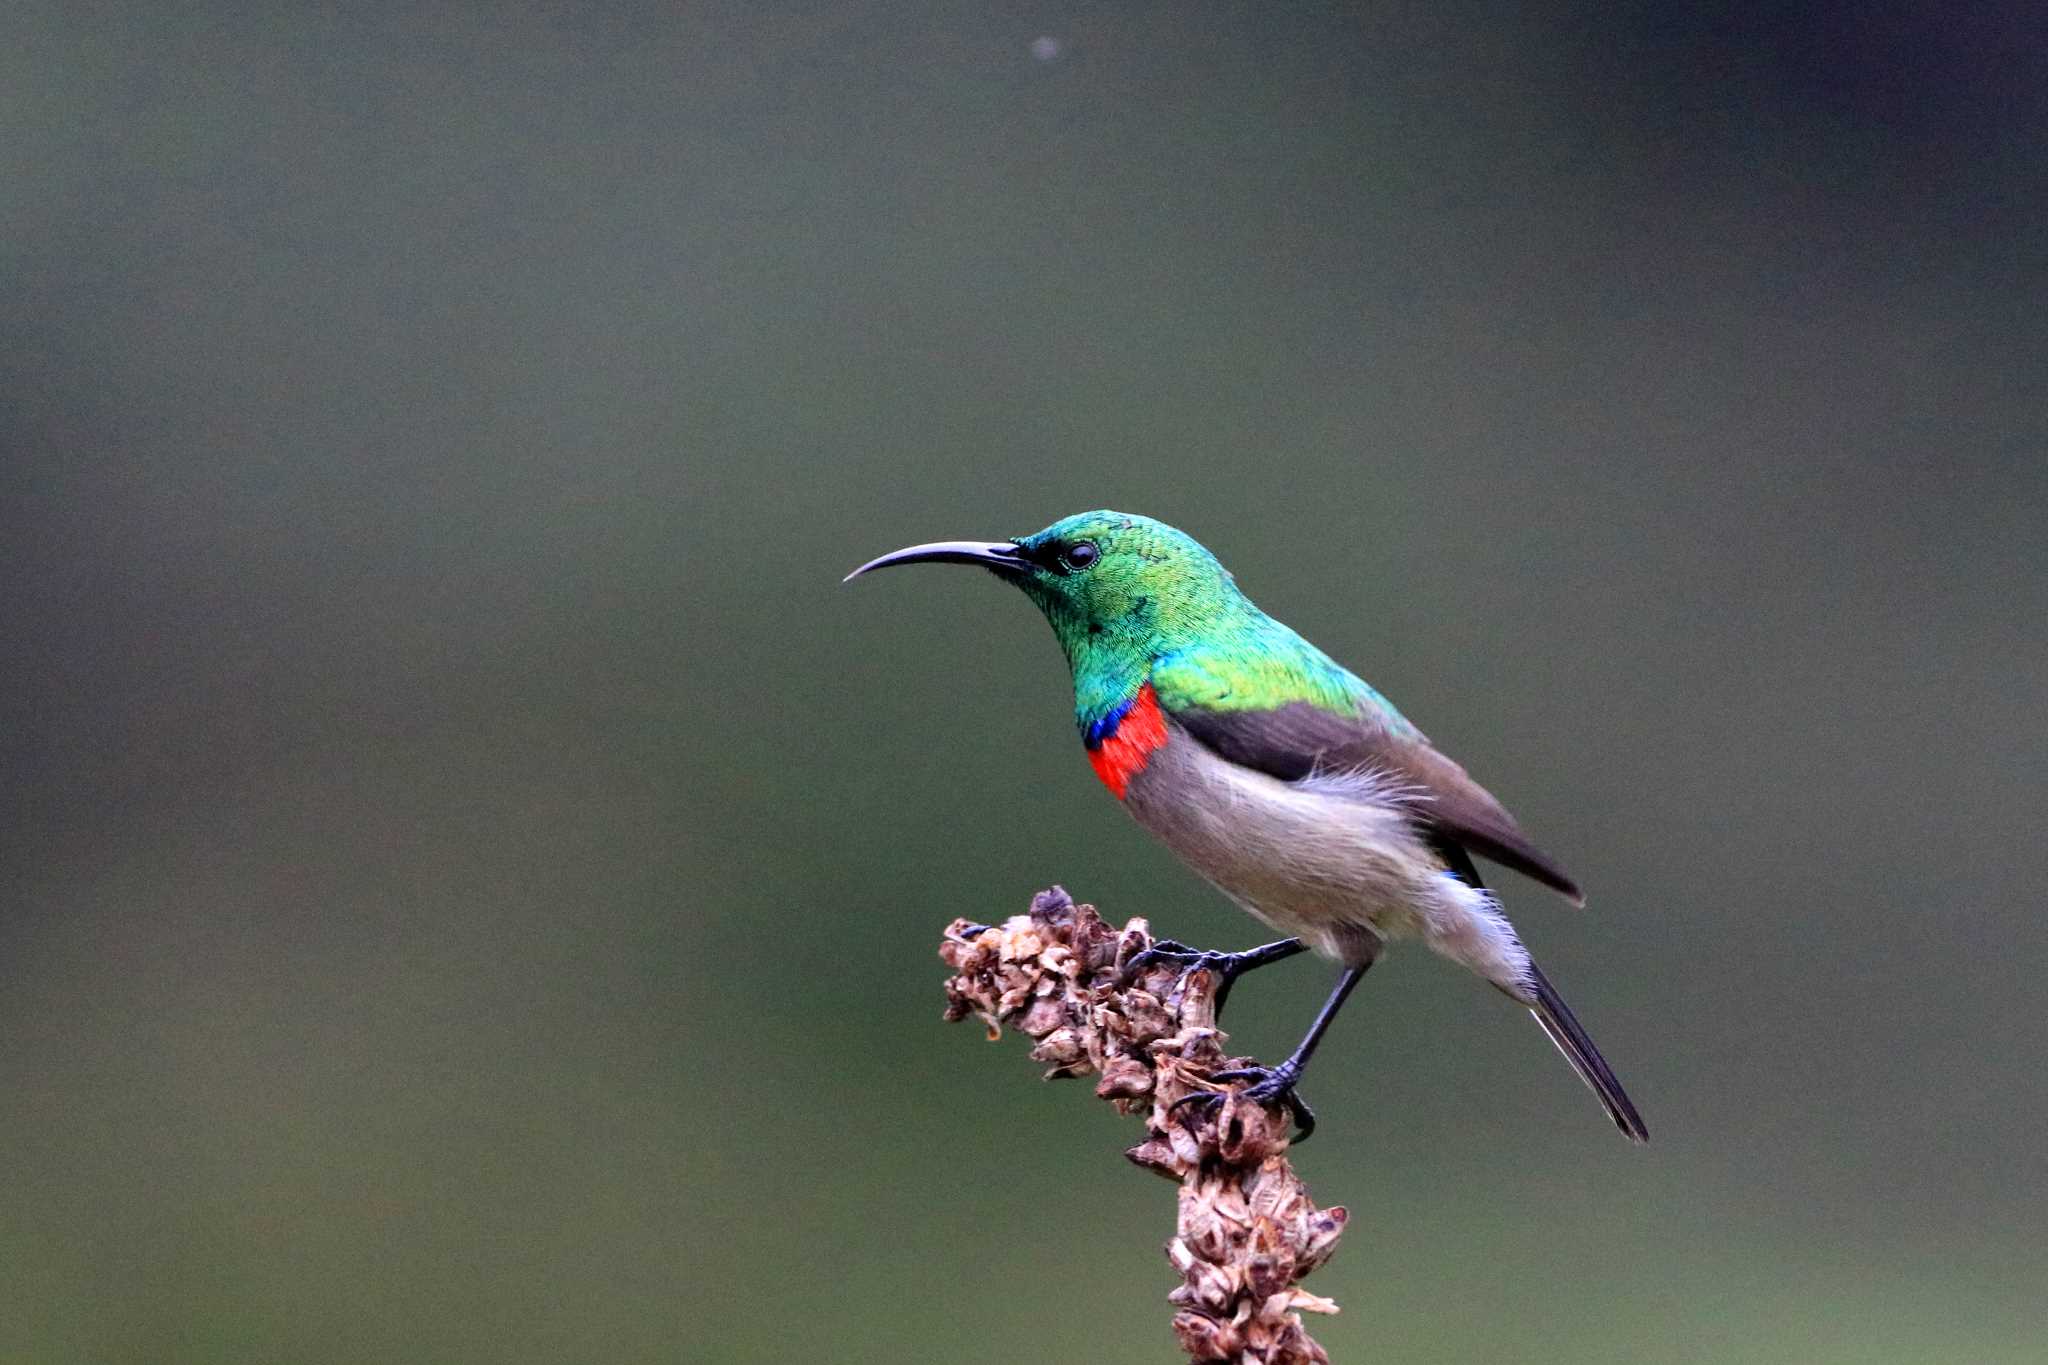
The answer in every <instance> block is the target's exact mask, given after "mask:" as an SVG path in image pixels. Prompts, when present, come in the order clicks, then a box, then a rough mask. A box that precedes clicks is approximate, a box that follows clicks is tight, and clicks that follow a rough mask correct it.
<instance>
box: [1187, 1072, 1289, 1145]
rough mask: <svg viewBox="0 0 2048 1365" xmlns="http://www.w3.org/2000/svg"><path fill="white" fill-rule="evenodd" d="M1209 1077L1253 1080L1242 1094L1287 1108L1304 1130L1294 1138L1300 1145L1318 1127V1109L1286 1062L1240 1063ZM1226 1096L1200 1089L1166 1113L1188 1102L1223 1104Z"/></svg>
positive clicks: (1256, 1101)
mask: <svg viewBox="0 0 2048 1365" xmlns="http://www.w3.org/2000/svg"><path fill="white" fill-rule="evenodd" d="M1209 1079H1210V1080H1212V1081H1250V1082H1252V1084H1250V1085H1248V1086H1246V1087H1245V1088H1244V1089H1243V1090H1240V1091H1238V1096H1239V1098H1241V1099H1247V1100H1250V1101H1251V1102H1252V1103H1254V1104H1257V1105H1262V1106H1264V1107H1265V1108H1268V1109H1277V1108H1284V1109H1286V1110H1287V1114H1288V1117H1289V1118H1291V1119H1293V1120H1294V1126H1295V1127H1296V1128H1297V1129H1299V1130H1300V1131H1299V1132H1297V1133H1296V1134H1295V1135H1294V1138H1293V1142H1294V1143H1295V1144H1296V1145H1299V1144H1301V1143H1304V1142H1307V1141H1308V1140H1309V1135H1310V1134H1312V1133H1314V1132H1315V1130H1316V1112H1315V1110H1313V1109H1311V1108H1309V1107H1308V1102H1307V1101H1306V1100H1304V1099H1302V1097H1301V1096H1300V1095H1297V1094H1296V1093H1295V1092H1294V1082H1295V1080H1296V1079H1297V1077H1296V1076H1295V1075H1294V1074H1291V1073H1290V1072H1289V1071H1288V1069H1287V1068H1286V1067H1285V1066H1278V1067H1264V1066H1247V1067H1238V1068H1234V1069H1232V1070H1230V1071H1218V1072H1216V1073H1214V1074H1213V1075H1211V1076H1210V1077H1209ZM1223 1100H1224V1094H1223V1092H1222V1091H1220V1090H1196V1091H1193V1092H1192V1093H1190V1094H1186V1095H1183V1096H1181V1097H1180V1098H1179V1099H1177V1100H1175V1101H1174V1102H1173V1103H1172V1104H1171V1105H1169V1106H1167V1110H1166V1113H1167V1116H1168V1118H1169V1119H1170V1118H1171V1117H1172V1116H1173V1115H1174V1114H1175V1113H1177V1112H1179V1110H1180V1107H1181V1106H1182V1105H1184V1104H1203V1105H1212V1104H1221V1103H1222V1102H1223Z"/></svg>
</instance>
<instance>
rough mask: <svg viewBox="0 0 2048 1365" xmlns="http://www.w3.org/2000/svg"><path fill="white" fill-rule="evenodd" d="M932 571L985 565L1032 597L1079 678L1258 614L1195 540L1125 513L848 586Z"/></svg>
mask: <svg viewBox="0 0 2048 1365" xmlns="http://www.w3.org/2000/svg"><path fill="white" fill-rule="evenodd" d="M932 562H940V563H964V564H979V565H981V566H983V567H984V568H987V569H989V570H991V571H992V572H993V573H995V575H996V576H997V577H999V578H1003V579H1006V580H1008V581H1009V582H1012V583H1014V584H1016V585H1017V586H1018V587H1019V588H1021V589H1023V591H1024V595H1025V596H1026V597H1029V598H1030V599H1031V600H1032V601H1033V602H1036V603H1037V604H1038V608H1039V610H1041V611H1043V612H1044V613H1045V617H1046V620H1048V621H1050V622H1051V623H1052V628H1053V633H1054V634H1056V635H1058V636H1059V640H1060V645H1061V646H1062V647H1063V648H1064V649H1065V650H1066V652H1067V660H1068V662H1069V663H1071V664H1072V665H1073V666H1074V670H1075V674H1076V677H1077V679H1078V678H1079V676H1080V675H1081V674H1082V672H1083V671H1084V670H1090V669H1103V670H1106V671H1110V672H1114V673H1119V674H1122V673H1125V672H1128V671H1129V670H1130V669H1131V668H1133V667H1141V666H1142V665H1143V664H1144V663H1145V662H1148V661H1149V660H1151V659H1153V658H1156V657H1158V656H1160V655H1161V654H1163V653H1166V652H1170V651H1172V650H1174V649H1176V648H1179V647H1182V646H1184V645H1186V644H1189V643H1192V642H1194V641H1196V640H1198V639H1200V638H1202V637H1203V636H1205V635H1207V634H1209V633H1211V632H1213V631H1214V630H1215V629H1216V628H1218V627H1219V626H1223V625H1227V624H1229V623H1231V622H1233V621H1234V620H1235V619H1237V618H1239V617H1241V616H1242V615H1243V614H1245V613H1254V614H1255V613H1256V610H1257V609H1256V608H1254V607H1253V606H1252V605H1251V603H1250V602H1248V601H1246V600H1245V597H1244V594H1243V593H1240V592H1239V591H1238V590H1237V584H1236V582H1235V581H1234V580H1233V579H1232V578H1231V576H1230V574H1229V572H1228V571H1227V570H1226V569H1224V567H1223V566H1222V565H1221V564H1220V563H1218V562H1217V560H1216V556H1214V555H1212V554H1210V553H1209V552H1208V551H1207V550H1205V549H1203V548H1202V546H1201V545H1200V544H1199V543H1197V542H1196V541H1195V539H1194V538H1193V537H1192V536H1189V535H1187V534H1186V533H1185V532H1182V531H1177V530H1175V529H1174V528H1173V527H1171V526H1168V525H1167V524H1166V523H1164V522H1161V521H1154V520H1153V519H1152V518H1150V517H1140V516H1133V515H1131V514H1129V513H1125V512H1109V511H1101V512H1081V513H1078V514H1076V515H1074V516H1071V517H1065V518H1062V519H1061V520H1059V521H1056V522H1054V523H1053V524H1052V525H1050V526H1048V527H1046V528H1045V529H1044V530H1043V531H1039V532H1037V533H1035V534H1033V535H1028V536H1020V537H1018V538H1017V539H1015V540H1010V541H997V542H980V541H942V542H939V543H937V544H932V545H913V546H911V547H910V548H909V549H907V550H898V551H896V552H895V553H894V554H887V555H883V556H882V557H881V558H880V559H877V560H874V561H872V562H871V563H867V564H863V565H862V566H861V567H860V568H858V569H855V570H854V571H853V573H852V574H848V575H847V577H849V578H852V577H854V576H856V575H858V574H863V573H866V572H868V571H869V570H870V569H879V568H886V567H888V566H890V565H893V564H914V563H932Z"/></svg>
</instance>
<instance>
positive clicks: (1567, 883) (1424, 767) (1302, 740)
mask: <svg viewBox="0 0 2048 1365" xmlns="http://www.w3.org/2000/svg"><path fill="white" fill-rule="evenodd" d="M1173 718H1174V719H1175V720H1176V721H1178V722H1179V723H1180V724H1181V726H1182V727H1183V728H1184V729H1186V730H1187V732H1188V733H1189V734H1190V735H1192V736H1193V737H1194V738H1195V739H1197V740H1199V741H1200V742H1201V743H1202V744H1204V745H1206V746H1208V747H1209V748H1210V749H1213V750H1214V751H1215V752H1216V753H1218V754H1219V755H1221V756H1222V757H1224V758H1227V759H1229V760H1230V761H1231V762H1232V763H1238V764H1242V765H1243V766H1245V767H1247V768H1253V769H1256V770H1258V771H1259V772H1262V773H1266V774H1268V775H1269V776H1272V777H1277V778H1279V779H1280V780H1281V781H1283V782H1298V781H1300V780H1301V779H1302V778H1304V777H1307V776H1308V775H1309V774H1310V773H1312V772H1353V771H1365V772H1373V773H1378V774H1380V775H1381V776H1383V777H1385V778H1387V779H1389V780H1390V781H1392V782H1395V783H1397V784H1399V785H1401V786H1403V787H1406V788H1408V789H1409V790H1410V791H1411V792H1412V793H1413V797H1414V801H1413V806H1412V809H1413V811H1414V819H1415V822H1416V824H1417V826H1418V827H1420V829H1421V830H1422V832H1423V833H1424V834H1425V835H1426V836H1427V837H1428V838H1429V839H1430V840H1431V841H1432V842H1434V843H1437V844H1439V845H1440V846H1441V845H1442V844H1445V843H1449V844H1452V845H1455V846H1457V847H1459V848H1465V849H1470V850H1471V851H1472V852H1474V853H1477V854H1478V855H1480V856H1481V857H1483V858H1488V859H1491V860H1492V861H1494V862H1496V863H1499V864H1500V865H1501V866H1503V867H1509V868H1513V869H1514V870H1515V871H1517V872H1520V873H1522V874H1523V875H1524V876H1527V877H1532V878H1534V879H1535V880H1537V881H1539V882H1542V883H1543V884H1544V885H1545V886H1548V887H1550V888H1552V889H1553V890H1555V891H1557V892H1559V893H1560V894H1562V895H1564V896H1566V897H1569V898H1570V899H1571V900H1572V901H1573V902H1574V903H1575V904H1580V905H1583V904H1585V899H1586V898H1585V894H1584V893H1583V892H1581V891H1580V890H1579V886H1578V883H1577V882H1575V881H1573V880H1572V878H1571V875H1570V874H1569V873H1567V872H1566V871H1565V870H1564V869H1563V868H1562V867H1560V866H1559V865H1558V864H1557V861H1556V860H1555V859H1553V858H1551V857H1550V855H1548V854H1547V853H1544V852H1543V851H1542V850H1541V849H1539V848H1537V847H1536V845H1534V844H1532V843H1530V842H1529V837H1528V836H1527V835H1526V834H1524V833H1522V827H1521V826H1520V825H1518V824H1516V823H1515V817H1514V816H1512V815H1510V814H1508V812H1507V808H1506V807H1504V806H1502V805H1501V803H1500V802H1499V801H1497V800H1495V799H1494V796H1493V793H1492V792H1489V791H1488V790H1486V788H1484V787H1482V786H1480V785H1479V784H1478V783H1477V782H1475V781H1473V780H1472V778H1471V776H1470V774H1468V773H1467V772H1466V771H1465V770H1464V769H1463V768H1462V767H1460V766H1459V765H1458V764H1457V763H1455V762H1453V761H1452V760H1451V759H1449V758H1446V757H1445V756H1444V755H1443V754H1441V753H1438V752H1437V750H1436V749H1435V748H1433V747H1432V746H1431V745H1430V743H1429V741H1428V740H1426V739H1424V738H1423V737H1422V736H1421V735H1419V734H1416V733H1414V732H1412V731H1410V732H1406V733H1403V732H1399V731H1396V730H1394V729H1393V728H1392V727H1390V726H1388V725H1387V724H1385V723H1384V722H1381V721H1378V720H1375V719H1372V718H1369V717H1365V716H1356V715H1350V716H1347V715H1341V714H1339V713H1337V712H1335V711H1330V710H1326V709H1325V708H1323V707H1320V706H1316V705H1314V704H1312V703H1309V702H1290V703H1288V704H1287V705H1285V706H1279V707H1274V708H1272V709H1270V710H1245V711H1223V710H1214V709H1211V708H1209V707H1202V706H1190V707H1182V708H1179V709H1176V710H1175V711H1174V712H1173Z"/></svg>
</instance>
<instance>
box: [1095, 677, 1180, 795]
mask: <svg viewBox="0 0 2048 1365" xmlns="http://www.w3.org/2000/svg"><path fill="white" fill-rule="evenodd" d="M1083 742H1084V743H1085V744H1086V745H1087V746H1088V762H1089V763H1090V764H1091V765H1092V766H1093V767H1094V769H1095V775H1096V776H1097V777H1099V778H1101V779H1102V785H1103V786H1105V787H1107V788H1109V791H1110V794H1111V795H1112V796H1114V797H1116V799H1117V800H1119V801H1121V800H1123V799H1124V793H1125V792H1127V791H1128V790H1130V785H1131V779H1133V778H1135V777H1136V776H1137V775H1138V774H1139V773H1141V772H1143V771H1145V765H1146V764H1148V763H1150V762H1151V761H1152V755H1153V754H1154V753H1157V752H1158V751H1159V750H1160V749H1162V748H1164V747H1165V745H1166V716H1165V714H1164V713H1163V712H1161V711H1160V709H1159V696H1158V694H1157V693H1155V692H1154V691H1153V690H1152V684H1151V683H1149V682H1148V683H1146V684H1145V685H1144V686H1142V687H1140V688H1139V689H1138V694H1137V695H1136V696H1135V697H1132V698H1131V699H1130V700H1129V701H1127V702H1124V703H1123V704H1122V705H1120V706H1118V707H1117V708H1115V709H1114V710H1112V711H1110V712H1109V713H1108V714H1107V715H1105V716H1104V717H1103V718H1102V719H1101V720H1098V721H1096V722H1094V723H1093V724H1092V725H1090V726H1089V727H1088V732H1087V734H1086V735H1085V736H1084V737H1083Z"/></svg>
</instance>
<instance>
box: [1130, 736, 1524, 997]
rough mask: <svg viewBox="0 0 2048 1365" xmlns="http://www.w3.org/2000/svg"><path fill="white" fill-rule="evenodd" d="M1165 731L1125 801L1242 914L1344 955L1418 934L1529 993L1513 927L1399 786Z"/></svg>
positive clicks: (1368, 954)
mask: <svg viewBox="0 0 2048 1365" xmlns="http://www.w3.org/2000/svg"><path fill="white" fill-rule="evenodd" d="M1168 734H1169V738H1168V741H1167V743H1166V745H1165V746H1164V747H1163V748H1160V749H1158V750H1156V751H1154V752H1153V753H1152V755H1151V761H1150V762H1149V763H1148V764H1147V765H1146V767H1145V769H1144V771H1143V772H1141V773H1139V774H1138V775H1137V776H1136V777H1135V778H1133V779H1132V781H1131V784H1130V787H1129V789H1128V790H1127V792H1126V793H1125V798H1124V799H1125V805H1126V806H1128V807H1129V809H1130V812H1131V814H1132V815H1133V816H1134V817H1136V819H1137V821H1138V823H1139V824H1141V825H1143V826H1145V828H1146V829H1148V830H1150V831H1151V832H1152V833H1153V834H1155V835H1156V836H1158V838H1159V839H1160V840H1161V841H1162V842H1163V843H1165V844H1166V846H1167V847H1168V848H1171V849H1172V850H1173V851H1174V852H1175V853H1177V854H1179V855H1180V857H1181V859H1182V860H1183V861H1185V862H1186V863H1187V864H1188V865H1189V866H1190V867H1192V868H1194V869H1195V871H1197V872H1199V873H1201V875H1202V876H1203V877H1205V878H1207V879H1208V880H1209V881H1210V882H1212V883H1214V884H1215V885H1216V886H1217V888H1218V889H1220V890H1221V891H1223V893H1224V894H1225V895H1227V896H1229V897H1230V898H1231V899H1232V900H1234V901H1236V902H1237V903H1238V904H1239V905H1241V906H1243V907H1244V908H1245V909H1246V910H1248V911H1250V912H1251V913H1252V914H1254V915H1256V916H1257V917H1258V918H1259V919H1261V920H1263V921H1265V922H1266V923H1267V924H1269V925H1271V926H1272V927H1273V928H1275V929H1277V930H1279V931H1280V932H1281V933H1283V934H1292V935H1296V936H1299V937H1300V938H1301V939H1302V940H1303V941H1304V942H1305V943H1307V944H1308V945H1309V946H1310V947H1311V948H1313V949H1315V950H1316V951H1317V952H1320V953H1322V954H1324V955H1326V956H1329V957H1334V958H1337V959H1338V960H1340V961H1343V962H1347V963H1363V962H1369V961H1371V960H1372V958H1373V957H1374V956H1375V955H1376V953H1377V952H1378V950H1379V947H1380V945H1381V944H1382V943H1383V942H1385V941H1387V940H1390V939H1400V938H1408V937H1421V938H1422V939H1423V940H1424V941H1425V942H1427V943H1428V944H1429V945H1430V946H1431V947H1432V948H1434V949H1436V950H1437V951H1438V952H1440V953H1442V954H1443V955H1445V956H1446V957H1450V958H1452V959H1454V960H1455V961H1458V962H1462V963H1464V964H1465V965H1466V966H1468V967H1470V968H1472V969H1473V970H1474V971H1476V972H1478V973H1479V974H1480V975H1482V976H1485V977H1486V978H1487V979H1488V980H1491V981H1493V982H1495V983H1496V984H1498V985H1501V986H1503V987H1506V988H1507V989H1508V990H1509V991H1510V992H1511V993H1512V994H1515V995H1517V996H1521V995H1522V994H1523V993H1524V991H1525V990H1526V989H1527V987H1526V978H1527V972H1528V963H1529V957H1528V954H1527V953H1526V952H1524V951H1523V949H1522V946H1521V944H1520V942H1519V941H1517V939H1516V938H1515V932H1514V929H1513V928H1512V927H1511V926H1510V925H1509V924H1508V922H1507V920H1506V919H1505V918H1504V917H1503V916H1502V915H1501V913H1500V910H1499V908H1498V906H1496V905H1495V903H1494V901H1493V899H1492V897H1490V896H1488V895H1487V894H1486V893H1485V892H1483V891H1478V890H1475V889H1474V888H1472V887H1469V886H1467V885H1466V884H1465V883H1463V882H1461V881H1459V880H1458V879H1457V878H1455V877H1453V876H1452V875H1451V874H1450V873H1449V872H1448V871H1447V870H1446V868H1445V866H1444V862H1443V859H1442V858H1440V857H1438V856H1437V854H1436V852H1435V850H1433V849H1432V848H1430V846H1429V845H1428V844H1427V843H1425V842H1424V841H1423V840H1422V839H1421V838H1420V837H1419V836H1418V835H1417V833H1416V830H1415V826H1414V824H1413V823H1412V820H1411V811H1410V810H1409V808H1408V807H1406V806H1404V805H1403V804H1402V801H1401V793H1400V792H1399V790H1398V789H1397V788H1391V787H1389V786H1387V785H1385V784H1383V783H1380V782H1377V781H1375V780H1374V779H1372V778H1371V777H1370V776H1365V775H1360V774H1341V775H1333V776H1327V777H1314V778H1309V779H1307V780H1304V781H1301V782H1282V781H1279V780H1278V779H1276V778H1272V777H1268V776H1267V775H1266V774H1264V773H1260V772H1254V771H1252V770H1251V769H1249V768H1243V767H1239V766H1238V765H1237V764H1235V763H1231V762H1229V761H1227V760H1225V759H1223V758H1220V757H1218V756H1217V755H1216V753H1215V752H1214V751H1213V750H1210V749H1208V748H1206V747H1205V746H1203V745H1202V744H1201V743H1199V742H1198V741H1196V740H1195V739H1193V738H1192V737H1190V736H1189V735H1188V734H1187V733H1186V732H1185V731H1182V730H1180V729H1179V727H1177V726H1169V729H1168Z"/></svg>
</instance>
